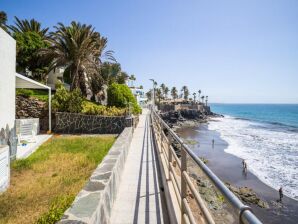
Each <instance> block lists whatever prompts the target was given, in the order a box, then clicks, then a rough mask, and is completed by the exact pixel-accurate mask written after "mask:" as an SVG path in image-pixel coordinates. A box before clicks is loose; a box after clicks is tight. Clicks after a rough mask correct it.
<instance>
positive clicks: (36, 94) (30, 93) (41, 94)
mask: <svg viewBox="0 0 298 224" xmlns="http://www.w3.org/2000/svg"><path fill="white" fill-rule="evenodd" d="M16 94H17V95H21V96H26V97H33V98H36V99H38V100H41V101H44V102H48V100H49V92H48V90H40V89H17V90H16Z"/></svg>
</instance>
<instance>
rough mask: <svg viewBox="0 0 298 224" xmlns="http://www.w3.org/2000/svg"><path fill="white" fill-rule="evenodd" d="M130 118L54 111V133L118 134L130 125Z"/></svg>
mask: <svg viewBox="0 0 298 224" xmlns="http://www.w3.org/2000/svg"><path fill="white" fill-rule="evenodd" d="M131 119H132V118H126V117H124V116H118V117H116V116H115V117H112V116H97V115H85V114H75V113H65V112H57V113H56V127H55V132H56V133H63V134H119V133H121V132H122V131H123V130H124V128H125V127H130V126H132V124H131V123H132V120H131Z"/></svg>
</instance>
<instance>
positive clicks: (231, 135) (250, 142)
mask: <svg viewBox="0 0 298 224" xmlns="http://www.w3.org/2000/svg"><path fill="white" fill-rule="evenodd" d="M208 128H209V129H210V130H216V131H218V132H219V133H220V134H221V137H222V138H223V139H224V140H225V141H227V142H228V144H229V146H228V148H227V149H225V151H226V152H227V153H230V154H233V155H235V156H237V157H239V158H242V159H245V160H246V162H247V164H248V169H249V170H250V171H251V172H252V173H254V174H255V175H256V176H257V177H258V178H259V179H260V180H261V181H263V182H264V183H266V184H267V185H269V186H271V187H273V188H275V189H278V188H279V187H280V186H283V190H284V194H285V195H287V196H288V197H291V198H293V199H296V200H298V133H295V132H289V131H286V130H281V129H270V128H268V127H266V125H265V124H262V123H257V122H252V121H246V120H239V119H235V118H233V117H229V116H226V117H224V118H217V119H216V121H211V122H210V123H209V125H208Z"/></svg>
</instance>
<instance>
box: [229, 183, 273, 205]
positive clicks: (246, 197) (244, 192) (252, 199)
mask: <svg viewBox="0 0 298 224" xmlns="http://www.w3.org/2000/svg"><path fill="white" fill-rule="evenodd" d="M226 186H227V187H228V188H229V189H230V191H232V192H233V193H234V194H235V195H236V196H237V197H238V198H239V199H241V200H242V201H243V202H246V203H250V204H255V205H257V206H259V207H261V208H269V205H268V203H267V202H266V201H263V200H262V199H261V198H259V197H258V196H257V194H256V193H255V192H254V191H253V190H252V189H251V188H248V187H235V186H232V185H231V184H230V183H226Z"/></svg>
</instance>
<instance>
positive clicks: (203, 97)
mask: <svg viewBox="0 0 298 224" xmlns="http://www.w3.org/2000/svg"><path fill="white" fill-rule="evenodd" d="M201 99H202V103H203V104H204V99H205V96H202V97H201Z"/></svg>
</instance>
